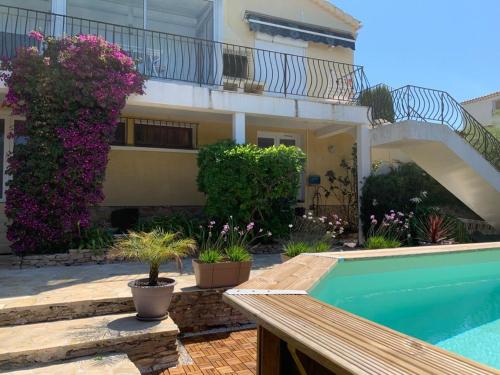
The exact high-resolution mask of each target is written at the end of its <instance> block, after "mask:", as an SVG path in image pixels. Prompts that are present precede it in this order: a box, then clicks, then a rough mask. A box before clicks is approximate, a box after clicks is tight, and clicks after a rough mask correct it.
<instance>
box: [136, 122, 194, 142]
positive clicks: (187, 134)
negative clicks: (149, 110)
mask: <svg viewBox="0 0 500 375" xmlns="http://www.w3.org/2000/svg"><path fill="white" fill-rule="evenodd" d="M196 129H197V124H193V123H185V122H172V121H158V120H134V145H135V146H138V147H158V148H179V149H194V148H196Z"/></svg>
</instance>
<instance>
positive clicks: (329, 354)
mask: <svg viewBox="0 0 500 375" xmlns="http://www.w3.org/2000/svg"><path fill="white" fill-rule="evenodd" d="M254 303H255V300H253V301H251V304H249V305H248V308H250V309H251V308H252V306H253V304H254ZM256 305H257V306H259V309H261V310H262V312H265V313H266V319H264V320H266V321H267V320H270V321H271V323H269V324H270V326H269V325H266V324H265V323H264V326H265V327H266V328H267V329H270V330H273V327H276V326H280V328H281V330H280V336H283V334H284V335H288V334H290V335H291V336H290V337H289V338H288V340H290V341H292V342H293V343H294V344H296V345H297V347H298V348H299V349H300V350H301V351H304V353H306V354H308V355H310V356H311V357H312V358H315V354H320V355H322V356H323V357H324V358H319V359H318V358H316V359H317V360H318V361H319V363H322V364H323V365H325V366H327V367H329V363H330V362H331V363H335V364H337V365H338V366H341V367H342V368H344V369H345V370H347V371H350V372H352V373H356V374H370V375H374V374H384V375H385V374H394V375H401V374H408V373H409V372H408V371H402V370H401V369H398V368H396V367H394V366H393V365H392V364H391V363H390V362H389V363H385V362H384V361H382V360H380V359H379V360H378V362H376V363H381V362H382V363H384V365H385V366H384V369H383V370H379V369H377V368H371V367H370V366H369V365H370V363H371V362H372V359H371V358H370V357H366V356H365V353H362V352H360V351H359V348H357V347H356V346H355V345H350V344H345V343H338V342H337V341H328V338H327V337H326V336H325V335H324V331H322V330H319V329H317V327H315V326H314V325H313V326H312V327H311V326H310V325H307V324H305V325H301V324H298V325H297V324H296V320H295V319H294V317H291V316H289V315H287V314H284V313H281V314H280V311H279V310H278V311H274V312H273V309H272V308H270V306H267V305H266V307H261V306H260V305H259V304H256ZM275 313H276V314H278V315H277V318H278V319H273V318H272V317H273V316H274V314H275ZM260 323H261V322H260ZM296 335H300V337H301V339H300V340H299V339H297V337H296ZM312 337H314V339H312ZM360 357H363V358H364V361H363V362H362V363H359V362H358V361H357V359H359V358H360Z"/></svg>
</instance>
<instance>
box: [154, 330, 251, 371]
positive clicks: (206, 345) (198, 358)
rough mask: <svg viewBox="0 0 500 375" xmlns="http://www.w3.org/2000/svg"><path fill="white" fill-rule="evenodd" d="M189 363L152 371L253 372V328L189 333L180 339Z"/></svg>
mask: <svg viewBox="0 0 500 375" xmlns="http://www.w3.org/2000/svg"><path fill="white" fill-rule="evenodd" d="M182 344H183V346H184V348H185V349H186V350H187V352H188V354H189V356H190V357H191V358H192V361H193V363H192V364H185V365H180V366H177V367H175V368H170V369H168V370H166V371H163V372H159V373H156V374H155V375H219V374H225V375H228V374H238V375H252V374H255V373H256V360H257V354H256V353H257V331H256V330H254V329H253V330H247V331H239V332H231V333H216V334H211V335H206V336H197V337H190V338H186V339H183V340H182Z"/></svg>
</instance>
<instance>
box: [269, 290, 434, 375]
mask: <svg viewBox="0 0 500 375" xmlns="http://www.w3.org/2000/svg"><path fill="white" fill-rule="evenodd" d="M266 300H267V302H269V299H268V298H266ZM294 301H295V302H297V300H294ZM273 302H274V303H277V305H275V308H278V309H279V310H278V311H279V314H281V315H280V316H287V317H291V315H290V314H289V306H288V304H287V303H283V302H284V301H283V300H280V301H278V300H275V301H273ZM271 304H272V303H271ZM295 306H296V307H299V309H300V307H301V306H300V304H296V305H295ZM294 315H297V314H296V313H295V314H294ZM305 315H307V314H305ZM318 317H319V316H318ZM318 317H316V318H318ZM296 318H297V316H294V317H292V321H290V322H289V324H290V326H291V327H292V326H294V327H297V328H299V329H301V330H303V333H305V334H307V333H308V332H310V334H311V333H313V334H314V339H313V341H314V342H316V343H323V345H324V346H325V347H326V348H330V349H329V350H330V351H332V349H334V348H331V346H332V345H336V348H335V349H336V351H337V353H338V352H339V351H341V350H343V352H344V354H343V356H344V357H345V356H346V353H352V354H353V356H352V358H353V361H352V363H353V365H355V366H357V367H361V366H363V367H365V369H366V370H367V371H370V373H382V374H389V373H420V372H425V373H429V374H430V373H433V368H432V367H431V366H427V365H425V364H421V363H419V364H418V365H416V364H412V363H408V362H405V361H402V360H401V359H400V358H398V356H397V355H395V353H392V352H391V351H390V350H387V348H386V347H384V346H382V345H377V342H376V341H372V340H371V339H369V338H367V337H365V336H364V335H357V334H354V332H352V331H349V330H347V331H346V330H345V329H343V328H342V327H340V326H339V325H336V324H332V322H331V321H326V322H325V321H322V320H321V319H314V322H311V323H313V324H308V320H309V319H308V318H309V317H308V316H306V317H305V319H304V315H302V316H300V317H299V318H300V319H299V320H298V321H296V320H297V319H296ZM294 320H295V324H294ZM327 332H328V333H329V335H325V333H327ZM360 356H362V357H364V361H363V364H359V363H357V359H358V358H359V357H360ZM381 363H383V365H384V366H383V367H381ZM369 364H371V366H367V365H369ZM401 371H402V372H401Z"/></svg>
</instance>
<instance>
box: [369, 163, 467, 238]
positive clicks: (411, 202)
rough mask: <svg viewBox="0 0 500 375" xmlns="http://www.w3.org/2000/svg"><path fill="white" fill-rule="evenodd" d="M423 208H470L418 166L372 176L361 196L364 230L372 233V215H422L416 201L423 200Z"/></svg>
mask: <svg viewBox="0 0 500 375" xmlns="http://www.w3.org/2000/svg"><path fill="white" fill-rule="evenodd" d="M423 192H426V194H425V196H426V198H425V201H424V202H422V204H421V206H436V207H458V208H460V209H465V210H467V208H466V207H465V206H464V204H463V203H462V202H460V200H458V199H457V198H456V197H455V196H454V195H453V194H451V193H450V192H449V191H448V190H446V189H445V188H444V187H443V186H442V185H441V184H439V183H438V182H437V181H436V180H434V179H433V178H432V177H431V176H430V175H428V174H427V173H426V172H425V171H424V170H423V169H421V168H420V167H418V166H417V165H416V164H414V163H406V164H401V165H400V166H398V167H394V168H392V169H391V171H390V172H389V173H387V174H372V175H370V176H369V177H368V178H367V179H366V181H365V183H364V185H363V190H362V196H361V219H362V220H363V230H364V232H365V234H366V233H368V230H369V228H370V225H371V221H370V216H371V215H374V216H375V217H376V218H382V217H384V214H385V213H387V212H390V211H391V210H395V211H401V212H406V213H409V212H411V211H413V212H415V213H416V214H418V212H417V210H416V206H417V205H418V203H416V202H415V198H417V200H418V199H421V198H420V197H422V193H423Z"/></svg>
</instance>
